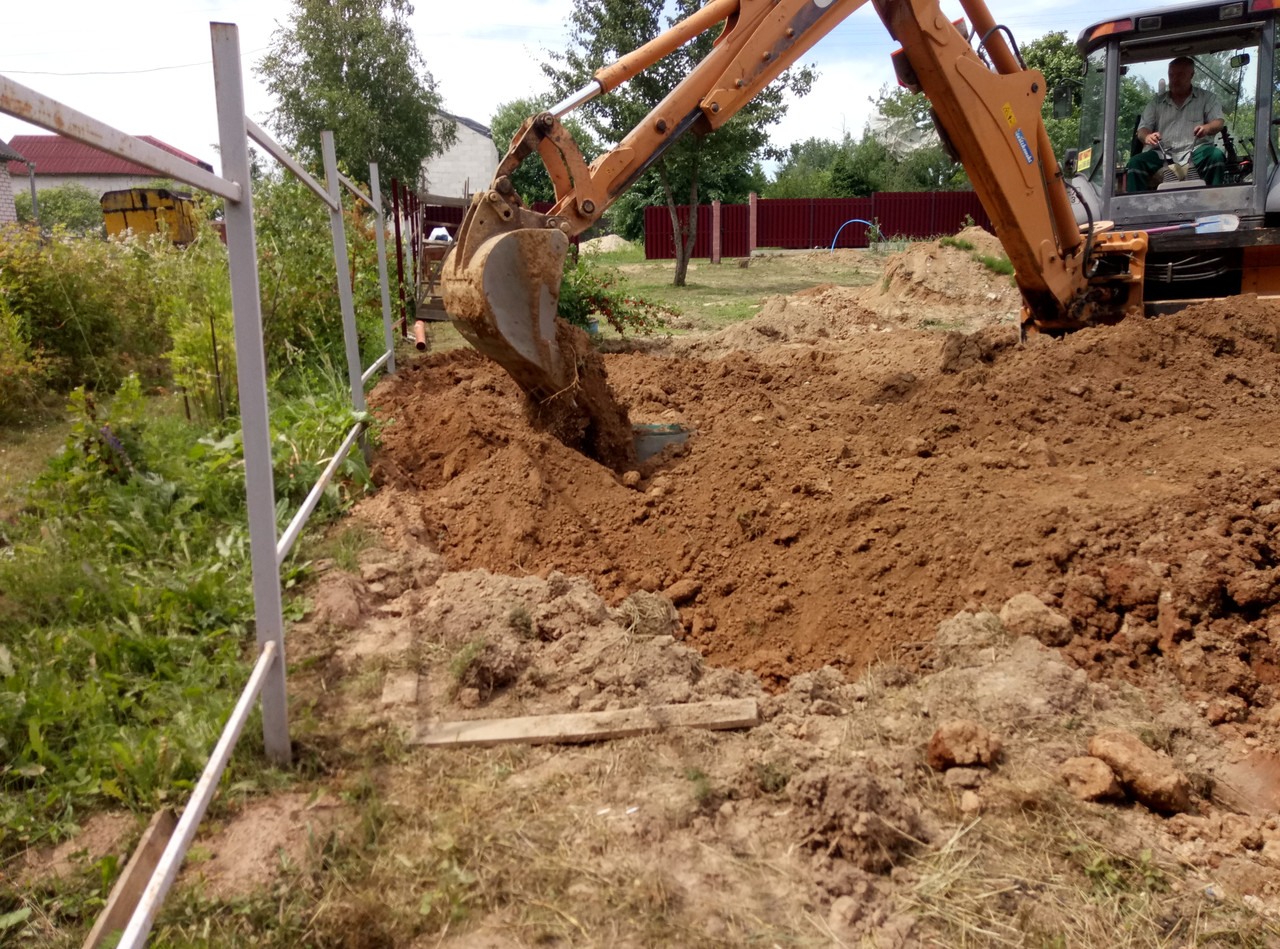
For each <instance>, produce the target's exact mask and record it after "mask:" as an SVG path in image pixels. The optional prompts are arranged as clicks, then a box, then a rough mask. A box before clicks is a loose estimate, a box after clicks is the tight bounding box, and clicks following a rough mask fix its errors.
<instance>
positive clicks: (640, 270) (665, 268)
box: [592, 248, 884, 330]
mask: <svg viewBox="0 0 1280 949" xmlns="http://www.w3.org/2000/svg"><path fill="white" fill-rule="evenodd" d="M592 259H593V260H594V261H596V262H598V263H601V264H604V265H605V266H609V267H616V268H617V269H618V270H619V271H620V272H621V273H622V275H623V277H625V278H626V282H627V287H628V289H629V290H630V291H631V292H633V293H635V294H637V295H639V296H641V297H643V298H644V299H646V300H649V301H651V302H653V303H660V304H663V305H664V306H670V307H675V308H677V309H679V310H680V311H681V312H682V313H683V314H684V316H685V317H687V318H688V319H689V320H690V321H691V322H692V324H693V325H692V327H691V328H692V329H695V330H715V329H720V328H721V327H723V326H727V325H729V324H730V323H737V322H740V321H741V320H745V319H750V318H751V317H752V316H755V314H756V313H757V312H758V311H759V309H760V306H761V304H763V303H764V301H765V299H767V298H768V297H770V296H772V295H774V294H777V293H783V294H785V293H795V292H796V291H797V290H803V289H805V288H807V287H812V286H816V285H817V284H820V283H834V284H838V285H841V286H849V287H861V286H866V285H868V284H871V283H874V282H875V280H876V279H877V278H878V276H879V274H880V272H881V270H882V269H883V266H884V263H883V258H881V257H878V256H875V255H872V254H867V255H865V257H864V256H859V257H857V258H856V260H853V261H850V259H849V257H848V256H847V255H841V256H840V257H830V258H828V257H826V256H825V255H823V254H821V253H813V254H790V255H778V256H757V257H752V258H751V260H750V264H749V265H748V266H747V267H745V268H743V267H741V266H740V263H741V261H740V259H738V258H725V260H724V262H723V263H720V264H712V263H710V262H709V261H707V260H693V261H690V263H689V271H688V273H687V275H686V280H687V282H686V284H685V286H683V287H677V286H673V285H672V280H673V278H674V276H675V261H674V260H645V259H644V251H643V250H642V249H640V248H632V249H631V250H625V251H617V252H614V253H609V254H596V255H594V256H593V258H592Z"/></svg>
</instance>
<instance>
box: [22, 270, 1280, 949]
mask: <svg viewBox="0 0 1280 949" xmlns="http://www.w3.org/2000/svg"><path fill="white" fill-rule="evenodd" d="M954 254H959V255H960V256H959V257H954ZM930 255H932V257H931V256H930ZM943 255H947V261H946V264H947V266H948V267H951V268H952V272H953V273H954V275H955V276H954V279H953V281H952V282H953V283H954V284H955V295H956V297H957V298H963V299H974V297H972V296H970V294H971V293H985V292H994V291H988V290H984V289H982V288H983V287H988V286H990V280H991V278H990V276H989V272H988V271H986V270H985V269H984V268H982V267H981V265H980V264H978V263H976V262H975V261H973V260H972V259H971V257H970V256H969V255H968V254H967V252H964V251H961V250H960V249H957V248H954V247H950V248H948V247H942V246H941V245H933V246H932V247H931V246H928V245H925V246H922V247H916V248H913V249H912V250H911V251H910V252H909V253H908V255H905V256H904V257H903V258H899V259H898V260H897V261H890V264H889V268H888V269H889V270H890V271H892V270H893V268H894V267H895V265H896V266H897V267H898V269H897V271H895V272H897V273H908V272H909V273H914V274H917V275H919V274H921V273H927V274H932V273H935V272H936V270H937V267H936V266H935V264H928V265H927V266H924V264H926V263H927V262H928V261H929V260H930V259H932V260H934V261H935V262H936V261H937V260H939V259H941V258H942V257H943ZM815 266H816V265H815ZM922 267H923V270H922ZM930 279H932V278H930ZM923 282H925V277H923V276H918V277H914V278H911V279H906V278H904V282H902V283H900V284H897V285H895V284H894V282H893V280H890V281H889V282H888V286H887V287H886V288H885V289H884V291H883V293H881V290H880V287H879V286H874V287H869V288H863V289H860V290H851V289H849V288H840V287H832V286H827V287H819V288H816V289H815V290H812V291H808V292H805V293H801V294H795V295H793V296H791V297H789V298H786V299H782V298H778V299H775V300H773V301H770V303H769V304H768V305H767V306H766V307H765V308H764V310H763V311H762V312H761V314H760V316H759V317H757V318H756V320H754V321H752V322H753V323H756V322H758V323H759V325H758V326H756V327H752V326H751V325H750V324H743V325H742V326H739V327H733V328H731V329H730V330H729V331H726V332H724V333H722V334H718V335H717V336H704V337H701V338H697V339H693V340H689V339H685V340H678V341H669V342H667V343H662V344H659V345H658V346H656V347H652V348H651V351H648V352H645V353H631V354H615V355H608V356H606V357H605V365H606V367H607V369H608V373H609V380H610V382H611V383H612V385H613V386H614V388H615V390H616V392H617V393H618V395H619V396H620V397H621V398H622V400H623V401H624V402H625V403H626V404H627V406H628V408H629V411H630V415H631V418H632V419H633V420H635V421H638V422H679V423H682V424H684V425H687V426H689V427H691V428H692V429H694V430H695V434H694V435H693V436H692V437H691V438H690V440H689V441H688V442H687V443H686V444H685V445H683V446H677V447H673V448H669V449H668V450H667V451H666V452H665V453H664V454H662V455H660V456H658V457H656V458H654V459H652V460H650V461H647V462H646V463H644V464H642V465H640V466H639V470H638V472H636V474H635V475H634V476H632V475H618V474H616V473H614V472H613V471H612V470H610V469H609V468H607V467H605V466H603V465H601V464H599V463H597V462H595V461H592V460H590V459H588V458H586V457H585V456H583V455H581V454H579V453H577V452H575V451H572V450H570V449H568V448H566V447H565V446H564V445H563V444H562V443H561V442H560V441H558V440H556V439H555V438H553V437H552V436H550V435H548V434H546V433H545V432H543V431H540V430H539V429H538V427H537V425H538V420H537V418H536V415H531V414H530V413H529V412H528V411H527V410H526V408H525V406H524V404H523V402H522V399H521V396H520V393H519V390H518V389H517V388H516V387H515V385H514V384H513V383H511V381H510V380H509V379H508V378H507V377H506V376H505V375H504V374H503V373H502V372H501V371H500V370H498V369H496V368H495V367H494V366H493V365H492V364H490V363H488V362H486V361H485V360H484V359H483V358H482V357H480V356H478V355H476V354H474V353H472V352H470V351H455V352H450V353H439V354H433V355H430V356H427V357H424V358H422V359H420V360H419V361H417V362H416V363H413V364H411V365H409V366H407V367H406V368H404V369H402V370H401V371H400V372H399V374H398V375H397V376H395V377H393V378H390V379H388V380H386V381H384V382H383V383H382V384H381V385H380V386H379V387H378V389H377V390H376V391H375V393H374V394H373V396H372V398H371V402H372V403H373V404H374V405H375V406H376V407H377V411H378V413H379V414H380V415H381V417H382V418H383V419H384V420H385V426H384V428H383V432H382V448H381V450H380V452H379V453H378V455H377V457H376V459H375V474H376V475H377V477H378V478H379V479H380V480H381V481H382V482H383V484H384V487H383V489H382V490H380V491H379V492H378V493H377V494H376V495H373V496H371V497H369V498H368V499H366V500H365V501H363V502H362V503H361V504H360V505H359V506H358V508H357V510H356V511H355V512H354V517H353V518H352V520H351V523H350V524H347V525H344V526H343V527H342V528H340V529H341V530H352V531H357V532H364V531H372V532H373V533H375V534H376V535H378V541H379V542H378V543H375V544H374V545H373V546H371V547H369V548H368V549H365V550H363V551H362V552H361V553H360V554H359V557H358V569H357V571H356V572H353V573H347V572H343V571H342V570H339V569H337V568H336V566H335V564H334V562H333V561H328V562H324V561H322V562H320V563H317V564H316V566H315V571H316V574H317V577H316V579H315V581H314V582H312V583H310V584H309V585H308V587H307V589H306V598H307V600H308V601H309V605H308V608H307V616H306V619H305V621H303V622H298V623H295V624H293V625H292V628H291V630H290V633H289V637H288V655H289V662H290V691H291V716H292V717H293V719H294V720H295V721H296V722H298V723H299V725H298V727H297V736H296V743H297V750H298V753H299V756H300V758H301V759H302V760H305V761H307V762H308V764H307V765H306V767H305V768H304V770H303V774H304V775H305V776H302V775H300V776H299V780H298V781H297V784H296V785H295V786H293V787H291V788H290V790H289V791H288V792H286V793H277V794H274V795H266V796H264V797H263V798H262V799H260V800H259V799H252V800H245V801H243V802H241V801H239V800H233V801H226V802H223V803H222V805H221V806H220V812H219V819H218V821H217V822H216V823H214V824H212V825H210V826H207V827H206V828H205V830H204V832H203V833H202V835H201V838H200V841H199V844H198V846H199V847H200V848H201V849H200V850H199V851H198V852H197V853H198V859H195V860H193V861H191V862H190V865H189V866H188V867H187V869H186V870H185V871H184V875H183V879H182V884H181V886H182V888H183V889H184V890H190V891H193V892H195V893H197V894H200V898H201V899H207V898H211V899H217V900H222V901H229V902H226V905H231V906H265V907H266V910H267V915H268V916H270V917H271V918H278V919H280V920H284V919H285V913H286V901H290V902H289V906H290V907H302V909H300V910H292V909H291V910H290V911H291V912H294V911H296V912H300V913H302V914H303V916H304V917H305V919H306V921H307V922H306V926H305V929H306V932H307V933H308V938H311V937H312V936H314V937H315V941H316V944H318V945H332V946H342V947H352V949H355V947H361V949H367V947H371V946H377V947H390V946H410V947H415V949H416V947H419V946H421V947H424V949H425V947H427V946H456V947H464V946H465V947H472V946H489V947H504V949H505V947H508V946H512V947H514V946H524V945H551V946H606V945H607V946H610V947H633V946H634V947H640V946H680V947H708V949H710V947H714V949H729V947H737V946H741V945H746V944H761V945H772V944H777V945H795V946H814V947H819V946H821V947H824V949H825V947H829V946H850V945H862V946H895V947H903V949H905V947H911V946H961V945H963V946H976V945H1016V946H1028V947H1032V946H1035V947H1039V946H1050V945H1070V946H1075V945H1080V946H1112V945H1121V944H1122V945H1129V946H1143V947H1147V946H1150V947H1153V949H1154V947H1156V946H1161V947H1163V946H1170V945H1207V944H1218V943H1219V942H1221V941H1222V940H1220V939H1219V937H1220V936H1221V937H1224V938H1226V937H1227V936H1229V937H1230V940H1234V942H1233V943H1232V944H1240V945H1251V946H1252V945H1257V946H1263V945H1272V944H1275V940H1277V939H1280V793H1278V792H1277V786H1278V781H1280V758H1278V757H1277V756H1276V753H1275V748H1276V747H1277V742H1278V740H1280V702H1277V698H1280V696H1278V695H1277V683H1278V682H1280V659H1278V658H1277V656H1276V654H1275V651H1274V647H1273V645H1272V642H1273V641H1274V640H1276V639H1277V638H1278V634H1280V608H1278V607H1277V606H1276V602H1277V598H1278V596H1280V568H1278V567H1277V562H1276V550H1277V548H1280V483H1278V481H1277V474H1278V473H1280V467H1278V465H1277V462H1278V459H1277V455H1276V451H1275V449H1276V443H1277V440H1280V430H1278V429H1280V427H1278V426H1277V423H1276V421H1275V400H1276V397H1277V392H1276V390H1275V386H1276V384H1277V380H1280V375H1277V369H1278V368H1280V366H1278V363H1280V308H1277V307H1276V306H1275V304H1273V303H1269V302H1264V301H1259V300H1257V299H1254V298H1240V299H1235V300H1230V301H1222V302H1218V303H1213V304H1207V305H1200V306H1196V307H1192V308H1189V309H1187V310H1186V311H1184V312H1183V313H1181V314H1179V315H1176V316H1170V317H1163V318H1161V319H1153V320H1145V321H1131V322H1129V323H1127V324H1123V325H1121V326H1118V327H1112V328H1104V329H1097V330H1087V331H1083V332H1080V333H1076V334H1074V335H1072V336H1070V337H1067V338H1064V339H1060V340H1053V339H1047V338H1035V339H1033V340H1031V341H1030V342H1029V343H1028V344H1026V345H1025V346H1022V345H1019V344H1018V342H1017V337H1016V329H1015V328H1014V327H1013V326H1012V325H1009V323H1008V320H1009V316H1010V311H1008V310H998V311H997V310H995V309H994V308H993V309H992V310H991V311H990V312H987V313H985V314H980V315H978V316H961V317H956V316H955V312H959V310H958V309H956V310H955V312H952V309H949V308H948V306H947V305H946V304H945V303H939V302H938V300H937V298H933V297H928V294H926V293H925V292H924V290H922V289H920V286H919V285H920V284H921V283H923ZM913 287H915V288H916V290H917V291H919V292H918V294H917V296H918V298H919V301H920V302H919V303H918V306H917V307H916V308H915V309H914V310H912V315H911V316H910V318H898V317H889V316H885V315H884V314H885V313H887V312H888V310H889V309H891V308H892V307H893V306H898V305H899V304H901V303H902V302H903V301H905V300H908V299H909V298H910V297H911V294H912V292H913V290H912V288H913ZM974 288H977V290H975V289H974ZM924 289H928V288H927V287H926V288H924ZM930 292H932V291H930ZM873 297H874V298H875V302H876V305H877V306H880V307H882V308H883V309H881V310H873V308H872V307H871V305H870V304H869V303H868V302H867V301H868V300H869V299H872V298H873ZM926 298H927V299H926ZM930 301H932V302H930ZM860 314H861V315H862V316H860ZM867 314H869V315H867ZM951 322H963V323H964V325H966V326H968V327H970V328H975V330H976V331H974V332H971V333H968V334H962V333H954V332H953V333H947V334H942V333H938V332H931V331H927V330H922V329H921V328H920V327H921V326H922V325H939V324H948V323H951ZM983 324H986V325H983ZM764 326H768V327H771V330H770V331H767V332H764V333H761V332H760V329H761V327H764ZM823 327H826V330H827V331H826V333H825V335H824V334H823V333H822V332H818V330H819V329H821V328H823ZM774 329H776V330H777V332H776V333H774V335H773V336H772V337H770V332H771V331H772V330H774ZM759 339H765V340H768V339H772V340H773V342H768V343H764V344H760V345H756V342H751V343H750V344H749V345H748V344H747V342H746V341H752V340H756V341H758V340H759ZM743 350H750V351H749V352H747V351H743ZM629 484H630V485H631V486H628V485H629ZM1047 646H1055V647H1059V648H1056V649H1054V648H1046V647H1047ZM752 673H758V675H755V674H752ZM726 698H733V699H753V700H755V701H756V703H757V705H758V708H759V714H760V724H759V725H757V726H755V727H753V728H750V729H743V730H739V731H730V732H703V731H696V730H681V729H666V730H662V731H659V732H656V733H654V734H650V735H644V736H640V737H637V738H627V739H621V740H617V741H611V742H600V743H596V744H592V745H584V746H575V747H569V748H565V747H556V746H537V747H524V746H510V745H508V746H500V747H494V748H480V749H470V748H436V747H432V748H420V747H416V746H414V745H413V744H412V740H413V736H414V735H415V734H416V733H417V731H418V729H419V728H420V727H421V726H423V725H425V724H430V723H433V722H439V721H441V720H466V719H492V718H498V717H504V716H523V715H534V714H555V713H567V712H579V713H582V712H586V713H590V712H601V711H610V710H617V709H624V708H636V707H647V706H653V705H665V704H682V703H689V702H700V701H708V700H715V699H726ZM1104 739H1105V740H1104ZM1104 746H1106V747H1104ZM1117 748H1118V749H1119V752H1117ZM1121 752H1122V753H1121ZM312 775H313V776H312ZM1170 790H1172V792H1173V793H1172V794H1171V793H1169V792H1170ZM1144 801H1145V802H1146V804H1145V806H1144V803H1143V802H1144ZM1172 812H1176V813H1172ZM1168 813H1172V816H1162V815H1165V814H1168ZM92 837H93V835H92V834H89V833H88V832H86V834H85V835H84V840H83V841H81V840H80V839H77V841H76V842H75V843H74V844H72V845H71V846H70V847H66V848H64V850H67V851H72V850H74V851H75V852H77V853H79V852H80V851H82V850H83V851H84V852H85V854H87V855H88V857H89V860H92V859H93V855H94V854H96V852H97V851H95V849H94V845H93V843H92ZM111 846H116V845H115V844H111ZM57 856H58V855H57V854H55V853H52V852H50V853H48V854H44V853H41V854H33V855H31V857H30V859H29V860H28V864H29V866H31V867H32V868H36V875H41V872H42V871H41V870H40V869H39V868H43V867H52V866H53V864H54V863H55V862H56V859H57ZM64 856H65V854H64ZM43 872H49V871H43ZM79 872H82V873H83V872H88V871H85V870H83V868H82V869H81V870H80V871H79ZM264 893H265V894H266V896H262V894H264ZM254 894H257V896H256V897H255V896H254ZM251 899H257V900H258V901H259V902H258V903H244V902H242V901H247V900H251ZM308 900H310V902H308ZM210 919H216V923H215V924H216V926H217V927H218V930H217V931H218V933H219V934H220V935H222V936H223V938H224V942H223V943H221V944H228V945H241V944H246V943H247V941H248V939H249V938H250V937H253V938H257V936H258V934H259V932H260V931H261V930H262V928H263V926H264V925H265V924H264V923H262V922H261V921H260V919H259V918H258V917H255V916H253V915H252V914H250V913H244V914H242V913H241V912H240V911H237V912H235V913H219V914H217V915H216V917H212V916H210V917H206V918H205V919H204V920H203V922H202V925H203V926H204V930H205V932H206V933H207V931H208V928H209V926H210V922H209V920H210ZM171 924H173V925H177V924H176V923H171ZM1117 934H1121V935H1120V937H1118V936H1117Z"/></svg>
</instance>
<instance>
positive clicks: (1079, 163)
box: [1076, 148, 1093, 171]
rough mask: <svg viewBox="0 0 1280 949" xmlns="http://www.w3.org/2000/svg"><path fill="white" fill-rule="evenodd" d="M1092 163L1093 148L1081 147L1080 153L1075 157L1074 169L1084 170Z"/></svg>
mask: <svg viewBox="0 0 1280 949" xmlns="http://www.w3.org/2000/svg"><path fill="white" fill-rule="evenodd" d="M1092 164H1093V149H1092V148H1082V149H1080V154H1079V155H1078V156H1077V157H1076V169H1077V170H1078V171H1086V170H1087V169H1088V168H1089V166H1090V165H1092Z"/></svg>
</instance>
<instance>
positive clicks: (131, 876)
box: [83, 807, 177, 949]
mask: <svg viewBox="0 0 1280 949" xmlns="http://www.w3.org/2000/svg"><path fill="white" fill-rule="evenodd" d="M176 826H177V820H176V819H175V818H174V816H173V811H171V810H169V809H168V808H167V807H166V808H165V809H164V810H162V811H156V813H155V815H154V816H152V818H151V823H149V824H148V825H147V829H146V830H144V831H143V832H142V839H141V840H139V841H138V846H137V849H135V850H134V851H133V856H132V857H130V858H129V862H128V863H127V864H125V868H124V872H123V873H122V874H120V877H119V879H117V880H116V885H115V886H113V887H112V888H111V895H110V896H109V897H107V905H106V906H104V907H103V908H102V912H101V913H100V914H99V915H98V921H97V922H96V923H94V924H93V929H91V930H89V935H88V937H87V938H86V939H85V941H84V947H83V949H97V947H98V945H99V944H101V942H102V940H104V939H105V938H106V937H107V936H109V935H111V934H112V933H114V932H120V931H123V930H124V928H125V927H126V926H128V925H129V917H131V916H132V915H133V911H134V910H135V909H137V907H138V901H139V900H140V899H142V893H143V891H144V890H145V889H146V888H147V884H148V883H150V882H151V874H152V873H154V872H155V869H156V864H157V863H159V862H160V855H161V854H163V853H164V848H165V847H166V846H168V844H169V838H170V837H172V836H173V828H174V827H176ZM112 945H114V943H112Z"/></svg>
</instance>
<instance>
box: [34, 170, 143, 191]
mask: <svg viewBox="0 0 1280 949" xmlns="http://www.w3.org/2000/svg"><path fill="white" fill-rule="evenodd" d="M159 177H161V176H160V175H145V176H144V175H42V174H40V170H39V168H37V169H36V193H37V194H39V192H41V191H43V190H44V189H45V188H57V187H58V186H60V185H65V184H66V183H67V182H69V181H74V182H76V183H77V184H82V185H84V186H85V187H86V188H88V189H89V190H90V191H92V192H93V193H94V194H96V195H97V196H98V197H102V196H103V195H104V194H106V193H107V192H108V191H123V190H124V189H125V188H139V187H141V186H142V185H145V184H146V183H147V182H149V181H155V180H156V178H159ZM29 181H30V179H29V178H28V176H27V175H19V176H17V177H16V178H14V179H13V187H14V188H15V189H16V188H29V187H31V186H30V184H29V183H28V182H29Z"/></svg>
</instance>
